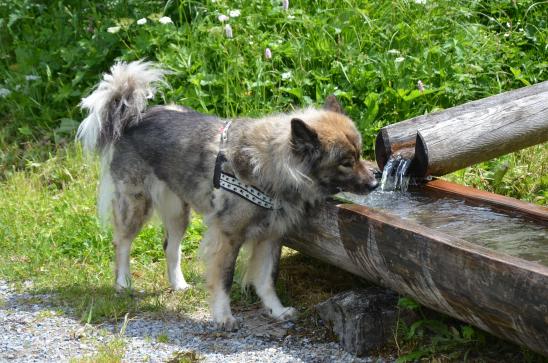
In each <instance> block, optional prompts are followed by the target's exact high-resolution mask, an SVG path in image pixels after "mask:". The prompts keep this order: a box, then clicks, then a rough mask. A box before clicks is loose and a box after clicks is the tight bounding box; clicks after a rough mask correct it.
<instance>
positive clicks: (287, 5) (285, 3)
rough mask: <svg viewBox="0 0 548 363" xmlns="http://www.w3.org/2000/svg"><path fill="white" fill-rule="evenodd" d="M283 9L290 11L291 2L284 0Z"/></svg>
mask: <svg viewBox="0 0 548 363" xmlns="http://www.w3.org/2000/svg"><path fill="white" fill-rule="evenodd" d="M282 8H283V9H284V10H287V9H289V0H282Z"/></svg>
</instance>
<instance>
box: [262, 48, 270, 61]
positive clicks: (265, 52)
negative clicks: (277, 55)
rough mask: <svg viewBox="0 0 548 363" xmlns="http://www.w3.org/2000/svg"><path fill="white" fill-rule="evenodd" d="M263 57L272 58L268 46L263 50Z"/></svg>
mask: <svg viewBox="0 0 548 363" xmlns="http://www.w3.org/2000/svg"><path fill="white" fill-rule="evenodd" d="M264 57H265V58H266V59H272V51H271V50H270V48H266V49H265V50H264Z"/></svg>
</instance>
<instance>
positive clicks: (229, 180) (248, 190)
mask: <svg viewBox="0 0 548 363" xmlns="http://www.w3.org/2000/svg"><path fill="white" fill-rule="evenodd" d="M231 124H232V121H229V122H227V123H226V124H225V126H224V127H223V130H222V132H221V141H220V147H219V153H218V154H217V159H216V160H215V171H214V172H213V186H214V187H215V189H224V190H226V191H228V192H231V193H234V194H236V195H238V196H240V197H241V198H243V199H245V200H247V201H249V202H251V203H253V204H255V205H257V206H259V207H262V208H265V209H272V210H274V209H279V208H278V207H277V206H276V202H275V201H274V200H273V199H272V198H271V197H269V196H268V195H266V194H265V193H263V192H262V191H261V190H259V189H258V188H256V187H254V186H252V185H248V184H245V183H242V182H241V181H239V180H238V178H237V177H236V176H235V175H232V174H229V173H226V172H224V171H223V164H224V163H225V162H226V161H228V160H227V158H226V156H225V152H224V150H225V147H226V142H227V140H228V129H229V128H230V125H231Z"/></svg>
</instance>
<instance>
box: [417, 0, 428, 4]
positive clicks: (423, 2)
mask: <svg viewBox="0 0 548 363" xmlns="http://www.w3.org/2000/svg"><path fill="white" fill-rule="evenodd" d="M415 4H419V5H425V4H426V0H415Z"/></svg>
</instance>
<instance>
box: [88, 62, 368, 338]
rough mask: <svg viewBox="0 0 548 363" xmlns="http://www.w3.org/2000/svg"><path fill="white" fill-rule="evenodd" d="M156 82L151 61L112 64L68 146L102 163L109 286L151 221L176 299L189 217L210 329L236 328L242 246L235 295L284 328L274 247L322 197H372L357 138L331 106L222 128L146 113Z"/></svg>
mask: <svg viewBox="0 0 548 363" xmlns="http://www.w3.org/2000/svg"><path fill="white" fill-rule="evenodd" d="M164 75H165V72H164V71H163V70H161V69H160V68H158V67H157V66H156V65H155V64H153V63H150V62H144V61H135V62H131V63H124V62H118V63H116V64H115V65H114V66H112V68H111V69H110V73H109V74H105V75H103V79H102V80H101V81H100V83H99V84H98V85H97V87H96V89H95V90H94V91H93V92H92V93H91V94H90V95H89V96H87V97H86V98H83V99H82V102H81V107H82V108H83V109H84V110H86V111H87V112H88V115H87V117H86V118H85V119H84V120H83V121H82V123H81V125H80V127H79V129H78V133H77V138H78V139H79V140H80V141H81V142H82V144H83V146H84V149H85V150H88V151H96V152H98V153H99V155H100V157H101V165H102V166H101V181H100V185H99V196H98V213H99V216H100V217H101V218H102V219H103V220H105V219H109V216H110V218H111V221H112V225H113V227H114V228H113V244H114V246H115V249H116V263H115V265H116V267H115V279H116V280H115V287H116V288H117V289H119V290H120V289H122V290H123V289H126V288H130V286H131V279H130V269H129V253H130V248H131V243H132V240H133V239H134V238H135V236H136V235H137V234H138V233H139V231H140V229H141V228H142V226H143V224H144V223H145V222H146V221H147V219H148V218H149V217H150V215H151V213H152V211H153V210H155V211H156V212H157V213H158V214H159V216H160V218H161V221H162V223H163V225H164V230H165V241H164V246H163V247H164V251H165V255H166V259H167V272H168V277H169V281H170V284H171V287H172V289H173V290H184V289H187V288H188V287H189V285H188V284H187V282H186V281H185V278H184V276H183V274H182V272H181V266H180V265H181V252H180V243H181V240H182V238H183V235H184V233H185V229H186V227H187V226H188V223H189V216H190V210H191V209H193V210H194V211H196V212H198V213H200V214H202V215H203V216H204V221H205V223H206V225H207V232H206V233H205V234H204V236H203V240H202V242H201V246H200V255H201V257H202V258H203V260H204V262H205V265H206V282H207V288H208V291H209V296H210V301H209V304H210V310H211V314H212V318H213V320H214V322H215V323H216V324H217V325H218V326H219V327H220V328H221V329H224V330H235V329H237V328H238V326H239V322H238V321H237V320H236V319H235V318H234V317H233V315H232V312H231V308H230V301H229V292H230V288H231V285H232V279H233V273H234V266H235V262H236V258H237V256H238V252H239V250H240V247H241V246H242V245H244V244H245V245H246V246H247V247H248V248H249V250H250V254H249V256H250V257H249V261H248V267H247V271H246V273H245V276H244V284H245V285H251V286H253V287H254V288H255V291H256V293H257V295H258V296H259V297H260V299H261V301H262V303H263V305H264V307H265V308H266V310H267V311H268V312H269V313H270V314H271V316H272V317H274V318H276V319H280V320H286V319H292V318H294V317H295V315H296V310H295V309H294V308H292V307H285V306H283V305H282V303H281V302H280V300H279V298H278V296H277V295H276V291H275V279H276V276H277V269H278V262H279V259H280V253H281V239H282V238H283V236H284V235H285V234H286V233H288V232H289V231H291V230H293V229H295V228H296V227H297V226H298V225H299V224H302V223H303V221H304V220H305V219H306V218H307V216H309V215H310V213H312V212H313V211H314V210H315V209H317V207H318V206H319V205H320V204H321V203H322V202H324V201H325V200H326V198H328V197H329V196H331V195H332V194H334V193H337V192H339V191H342V190H345V191H353V192H361V193H365V192H368V191H369V190H371V189H373V188H375V187H376V185H377V182H376V179H375V177H374V174H373V170H372V167H371V165H369V164H367V163H366V162H365V161H364V160H362V159H361V158H360V154H361V150H362V144H361V136H360V133H359V132H358V130H357V129H356V127H355V125H354V124H353V122H352V121H351V120H350V119H349V118H348V117H347V116H346V115H345V114H344V112H343V110H342V108H341V106H340V104H339V103H338V102H337V100H336V99H335V97H334V96H329V97H328V98H327V100H326V103H325V105H324V107H323V108H322V109H315V108H306V109H302V110H298V111H295V112H292V113H282V114H276V115H272V116H267V117H263V118H258V119H246V118H241V119H240V118H238V119H234V120H232V121H229V120H223V119H221V118H218V117H215V116H210V115H205V114H201V113H199V112H196V111H194V110H192V109H190V108H187V107H182V106H176V105H164V106H154V107H150V108H147V99H149V98H151V97H152V96H153V95H154V92H155V87H156V86H157V85H158V84H159V83H162V82H164V80H163V79H164ZM246 195H247V196H246Z"/></svg>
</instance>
